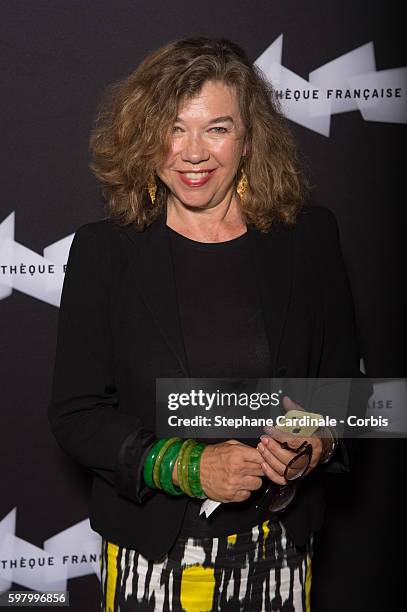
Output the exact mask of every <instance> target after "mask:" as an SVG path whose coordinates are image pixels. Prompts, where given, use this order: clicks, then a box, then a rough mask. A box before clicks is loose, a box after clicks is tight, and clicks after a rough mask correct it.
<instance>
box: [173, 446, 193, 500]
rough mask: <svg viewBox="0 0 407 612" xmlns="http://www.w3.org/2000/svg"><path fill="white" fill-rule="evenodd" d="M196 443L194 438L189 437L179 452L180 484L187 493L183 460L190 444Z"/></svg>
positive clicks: (178, 472) (178, 470) (178, 471)
mask: <svg viewBox="0 0 407 612" xmlns="http://www.w3.org/2000/svg"><path fill="white" fill-rule="evenodd" d="M191 444H192V445H194V446H195V440H194V439H193V438H187V439H186V440H185V441H184V443H183V445H182V446H181V449H180V451H179V453H178V467H177V474H178V482H179V486H180V487H181V489H182V490H183V491H184V493H186V494H187V495H188V493H187V491H186V488H185V485H184V478H183V472H182V462H183V458H184V455H185V451H186V449H187V447H188V446H190V445H191Z"/></svg>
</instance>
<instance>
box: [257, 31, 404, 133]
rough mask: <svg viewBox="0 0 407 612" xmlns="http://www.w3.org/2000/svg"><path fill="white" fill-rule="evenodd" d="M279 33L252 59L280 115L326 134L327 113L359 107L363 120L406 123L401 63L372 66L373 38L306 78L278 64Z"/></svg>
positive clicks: (281, 39)
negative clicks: (385, 67) (270, 87)
mask: <svg viewBox="0 0 407 612" xmlns="http://www.w3.org/2000/svg"><path fill="white" fill-rule="evenodd" d="M282 53H283V35H282V34H281V35H280V36H279V37H278V38H277V39H276V40H275V41H274V42H273V43H272V44H271V45H270V46H269V47H268V48H267V49H266V50H265V51H264V53H262V54H261V55H260V57H258V58H257V60H256V61H255V65H256V66H258V67H259V68H260V69H261V70H262V71H263V73H264V74H265V76H266V77H267V78H268V79H269V81H270V82H271V83H272V85H273V86H274V88H275V90H276V96H277V97H278V98H279V100H280V102H281V108H282V111H283V113H284V115H285V116H286V117H287V118H288V119H290V120H291V121H294V122H295V123H298V124H299V125H302V126H304V127H306V128H308V129H310V130H313V131H314V132H318V134H322V135H323V136H329V131H330V126H331V115H335V114H338V113H347V112H350V111H355V110H357V111H360V113H361V115H362V117H363V118H364V119H365V120H366V121H381V122H386V123H407V104H406V89H407V68H405V67H404V68H392V69H390V70H379V71H376V60H375V53H374V46H373V42H369V43H367V44H366V45H362V46H361V47H358V48H357V49H354V50H353V51H350V52H349V53H345V54H344V55H341V56H340V57H338V58H336V59H334V60H332V61H331V62H328V63H327V64H325V65H324V66H321V67H320V68H317V69H316V70H313V71H312V72H311V73H310V74H309V80H308V81H306V80H305V79H303V78H302V77H300V76H298V74H296V73H295V72H292V71H291V70H289V69H288V68H286V67H285V66H283V65H282V63H281V59H282Z"/></svg>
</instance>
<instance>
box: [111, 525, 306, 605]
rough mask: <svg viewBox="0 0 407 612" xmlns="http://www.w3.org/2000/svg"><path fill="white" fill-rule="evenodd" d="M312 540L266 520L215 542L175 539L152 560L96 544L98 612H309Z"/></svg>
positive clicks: (117, 547)
mask: <svg viewBox="0 0 407 612" xmlns="http://www.w3.org/2000/svg"><path fill="white" fill-rule="evenodd" d="M311 557H312V538H311V540H310V542H309V544H308V545H307V546H306V547H304V548H298V547H296V546H295V544H294V543H293V542H292V541H291V540H290V539H289V538H288V536H287V534H286V531H285V529H284V527H283V525H282V524H281V523H279V522H275V523H270V522H269V521H268V520H267V521H265V522H263V523H262V524H260V525H256V526H255V527H253V528H252V529H251V530H250V531H247V532H244V533H237V534H230V535H225V536H220V537H217V538H201V539H199V538H198V539H196V538H193V537H190V536H185V535H184V536H182V535H180V536H179V537H178V539H177V540H176V542H175V544H174V546H173V547H172V548H171V550H170V551H169V552H168V553H167V554H166V555H165V556H164V557H163V558H162V559H160V560H158V561H149V560H148V559H146V558H145V557H143V556H142V555H141V554H140V553H138V552H137V551H135V550H133V549H129V548H124V547H121V546H118V545H117V544H114V543H113V542H109V541H107V540H105V539H103V540H102V557H101V605H100V610H101V612H136V611H143V612H144V611H145V612H147V611H149V612H213V611H218V610H219V611H222V612H241V611H244V612H276V611H277V612H278V611H281V612H309V610H310V589H311Z"/></svg>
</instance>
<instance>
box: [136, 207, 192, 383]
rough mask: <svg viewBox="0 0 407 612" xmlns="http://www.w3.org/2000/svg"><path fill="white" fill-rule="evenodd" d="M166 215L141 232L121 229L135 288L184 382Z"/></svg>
mask: <svg viewBox="0 0 407 612" xmlns="http://www.w3.org/2000/svg"><path fill="white" fill-rule="evenodd" d="M166 221H167V213H166V211H165V212H162V213H161V214H160V215H159V217H158V218H157V219H156V221H155V222H154V223H152V224H151V225H150V226H149V227H148V228H147V229H146V230H145V231H144V232H136V231H135V230H134V229H132V228H131V227H126V228H124V233H125V235H126V236H127V237H128V238H130V241H129V240H126V239H125V238H126V236H124V239H125V246H126V250H127V253H128V255H129V258H130V261H131V263H132V266H133V270H134V273H135V281H136V284H137V287H138V289H139V291H140V293H141V295H142V297H143V300H144V302H145V304H146V306H147V307H148V309H149V310H150V312H151V314H152V316H153V318H154V319H155V322H156V324H157V326H158V328H159V329H160V331H161V333H162V335H163V337H164V339H165V341H166V343H167V345H168V347H169V348H170V349H171V350H172V352H173V353H174V355H175V357H176V358H177V360H178V363H179V367H180V369H181V370H182V374H183V375H184V377H185V378H190V373H189V369H188V362H187V358H186V352H185V347H184V340H183V334H182V329H181V321H180V317H179V310H178V303H177V293H176V285H175V277H174V270H173V266H172V259H171V251H170V242H169V236H168V235H167V232H166Z"/></svg>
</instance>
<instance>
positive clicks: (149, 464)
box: [143, 438, 167, 489]
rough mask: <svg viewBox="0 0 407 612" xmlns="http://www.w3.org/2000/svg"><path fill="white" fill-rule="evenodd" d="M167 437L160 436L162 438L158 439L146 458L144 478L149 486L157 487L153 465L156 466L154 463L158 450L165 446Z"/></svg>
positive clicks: (151, 487)
mask: <svg viewBox="0 0 407 612" xmlns="http://www.w3.org/2000/svg"><path fill="white" fill-rule="evenodd" d="M166 439H167V438H160V440H157V441H156V442H154V444H153V446H152V447H151V449H150V451H149V453H148V455H147V457H146V458H145V460H144V466H143V478H144V482H145V483H146V485H147V486H148V487H150V489H156V488H157V487H156V486H155V484H154V480H153V467H154V463H155V460H156V458H157V455H158V452H159V450H160V449H161V448H162V447H163V446H164V444H165V441H166Z"/></svg>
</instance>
